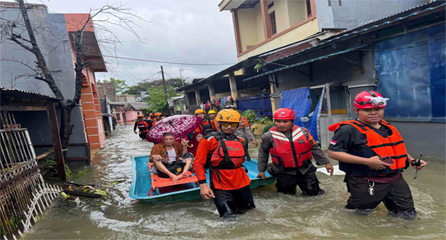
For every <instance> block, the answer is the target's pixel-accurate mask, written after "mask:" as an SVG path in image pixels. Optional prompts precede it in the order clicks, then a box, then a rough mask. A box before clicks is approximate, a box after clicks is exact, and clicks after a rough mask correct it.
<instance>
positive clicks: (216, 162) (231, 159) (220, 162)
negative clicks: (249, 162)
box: [210, 138, 246, 169]
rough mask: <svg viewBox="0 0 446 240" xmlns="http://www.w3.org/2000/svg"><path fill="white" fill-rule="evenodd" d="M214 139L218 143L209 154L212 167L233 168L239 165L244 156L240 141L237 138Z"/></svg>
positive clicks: (242, 161)
mask: <svg viewBox="0 0 446 240" xmlns="http://www.w3.org/2000/svg"><path fill="white" fill-rule="evenodd" d="M216 139H217V141H218V142H219V144H218V146H217V148H216V149H215V150H214V152H213V153H212V155H211V159H210V160H211V166H212V168H214V169H235V168H239V167H241V166H242V164H243V163H244V162H245V157H246V152H245V147H244V146H243V143H242V141H241V140H239V139H238V138H237V139H235V140H228V139H224V140H223V139H221V138H220V139H219V138H216ZM223 144H224V145H223ZM225 148H226V149H225ZM225 152H226V154H225Z"/></svg>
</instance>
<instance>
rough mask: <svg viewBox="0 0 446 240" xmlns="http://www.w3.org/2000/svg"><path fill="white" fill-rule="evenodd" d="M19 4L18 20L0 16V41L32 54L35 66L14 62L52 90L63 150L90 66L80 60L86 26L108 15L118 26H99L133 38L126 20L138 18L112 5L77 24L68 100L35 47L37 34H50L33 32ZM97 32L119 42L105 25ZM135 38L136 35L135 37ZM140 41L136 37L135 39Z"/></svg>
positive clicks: (111, 42)
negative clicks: (117, 29) (72, 88)
mask: <svg viewBox="0 0 446 240" xmlns="http://www.w3.org/2000/svg"><path fill="white" fill-rule="evenodd" d="M16 2H17V3H18V8H19V10H20V14H21V17H22V19H17V20H9V19H5V18H3V17H0V20H1V25H0V29H1V39H2V40H9V41H12V42H14V43H16V44H17V45H18V46H20V47H21V48H23V49H24V50H26V51H29V52H31V53H32V54H33V55H34V56H35V58H36V59H35V61H34V62H33V63H35V65H33V64H31V63H27V62H23V61H22V62H20V61H17V60H13V61H17V63H20V64H23V65H25V66H26V67H28V68H29V69H31V71H32V72H33V73H32V77H33V78H34V79H37V80H40V81H43V82H45V83H46V84H48V86H49V88H50V89H51V91H52V92H53V93H54V95H55V97H56V98H58V99H59V108H60V110H61V124H60V138H61V141H62V148H64V149H67V148H68V144H69V141H70V134H71V133H72V131H73V127H74V126H73V125H72V122H71V112H72V110H73V108H75V107H76V106H78V105H79V101H80V98H81V88H82V71H83V70H84V68H85V67H87V66H88V65H89V62H84V60H83V47H84V46H83V40H84V38H83V33H84V30H85V28H86V27H87V26H89V25H91V24H92V21H93V18H95V17H97V16H98V15H99V14H104V15H108V16H111V17H114V18H118V20H119V23H112V22H111V21H109V20H108V19H106V20H101V22H102V23H110V24H113V25H116V26H120V27H122V28H124V29H126V30H128V31H130V32H132V33H133V34H135V35H136V33H135V32H134V30H133V29H132V27H131V26H132V25H134V23H133V21H132V20H131V19H130V18H128V16H130V17H136V18H138V19H141V18H140V17H138V16H136V15H135V14H133V13H131V12H129V10H130V9H125V8H123V7H122V6H115V5H105V6H103V7H102V8H101V9H99V10H97V11H95V12H94V13H93V11H90V14H89V17H88V18H87V20H85V22H83V23H80V26H82V27H81V28H80V29H79V30H77V32H76V34H72V35H71V36H70V37H71V38H72V40H73V43H74V44H73V45H74V46H73V47H74V50H75V53H76V55H75V67H74V71H75V79H74V81H75V93H74V96H73V97H72V98H71V99H67V98H65V97H64V96H63V94H62V92H61V91H60V89H59V87H58V86H57V85H56V82H55V80H54V78H53V73H56V72H58V71H59V70H51V69H50V68H49V67H48V64H47V62H46V59H45V56H44V55H43V54H42V51H41V49H40V47H39V45H38V41H37V39H36V35H39V34H40V35H39V36H45V34H51V33H50V32H49V33H48V32H46V33H45V34H41V33H40V29H39V30H36V29H38V28H39V26H37V27H36V28H35V29H34V27H33V26H32V25H31V21H30V19H29V16H28V11H27V8H28V6H27V5H25V3H24V0H16ZM120 14H123V15H124V16H127V17H121V16H120ZM95 28H96V29H100V30H102V31H105V32H108V33H110V34H111V36H112V37H111V38H110V39H106V40H105V43H108V44H111V45H116V44H117V43H119V40H118V39H117V38H116V35H114V34H113V32H112V31H110V30H109V29H107V28H106V27H105V26H104V25H100V24H95ZM23 29H26V33H27V35H28V36H26V34H22V33H23ZM136 36H137V35H136ZM138 38H139V37H138ZM66 154H67V152H66V151H64V156H65V157H66Z"/></svg>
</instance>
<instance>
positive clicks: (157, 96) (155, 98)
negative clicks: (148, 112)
mask: <svg viewBox="0 0 446 240" xmlns="http://www.w3.org/2000/svg"><path fill="white" fill-rule="evenodd" d="M148 93H149V96H148V97H147V103H149V105H150V106H151V107H152V109H153V111H155V112H165V110H167V109H168V105H167V102H166V94H164V87H163V85H160V86H156V87H151V88H149V89H148ZM176 96H178V95H177V92H176V91H175V89H174V88H173V87H172V86H170V85H168V86H167V98H171V97H176Z"/></svg>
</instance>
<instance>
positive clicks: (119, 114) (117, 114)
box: [116, 113, 121, 121]
mask: <svg viewBox="0 0 446 240" xmlns="http://www.w3.org/2000/svg"><path fill="white" fill-rule="evenodd" d="M116 120H118V121H121V113H116Z"/></svg>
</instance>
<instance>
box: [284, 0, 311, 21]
mask: <svg viewBox="0 0 446 240" xmlns="http://www.w3.org/2000/svg"><path fill="white" fill-rule="evenodd" d="M287 3H288V15H289V25H290V27H291V26H294V25H296V24H298V23H300V22H302V21H303V20H305V19H307V17H308V16H307V3H306V1H303V0H301V1H296V0H288V1H287Z"/></svg>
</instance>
